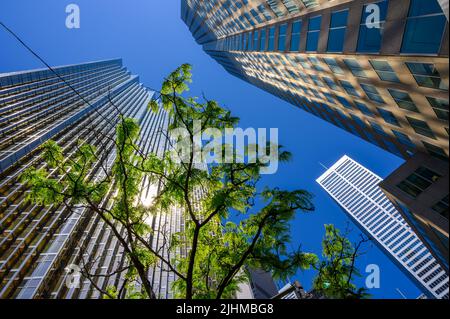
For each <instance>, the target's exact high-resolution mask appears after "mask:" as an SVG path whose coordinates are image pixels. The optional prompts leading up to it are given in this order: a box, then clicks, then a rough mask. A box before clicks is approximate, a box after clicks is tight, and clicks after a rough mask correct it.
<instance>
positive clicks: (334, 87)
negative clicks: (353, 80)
mask: <svg viewBox="0 0 450 319" xmlns="http://www.w3.org/2000/svg"><path fill="white" fill-rule="evenodd" d="M323 80H324V81H325V83H326V84H327V85H328V86H329V87H330V89H332V90H333V91H340V90H341V89H340V88H339V86H337V84H336V83H335V82H334V81H333V80H332V79H330V78H328V77H323Z"/></svg>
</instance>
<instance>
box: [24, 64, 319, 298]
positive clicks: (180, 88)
mask: <svg viewBox="0 0 450 319" xmlns="http://www.w3.org/2000/svg"><path fill="white" fill-rule="evenodd" d="M190 82H191V66H190V65H188V64H184V65H182V66H181V67H179V68H177V69H176V70H175V71H174V72H173V73H171V74H170V75H169V76H168V77H167V78H166V79H165V80H164V82H163V84H162V89H161V90H159V91H157V92H158V95H159V96H158V97H157V99H154V100H152V101H151V102H150V103H149V108H150V109H151V110H152V111H153V112H160V111H161V110H160V108H161V107H162V108H163V109H164V111H165V112H168V113H169V115H170V118H171V123H170V125H169V128H168V131H167V132H163V131H161V132H160V133H161V134H166V135H167V138H170V134H171V132H173V131H174V130H177V129H178V128H180V127H182V128H184V129H185V130H186V131H187V137H186V141H185V142H187V143H185V145H188V146H189V149H188V152H187V153H186V152H185V151H186V150H183V151H184V152H182V151H181V150H178V149H177V148H174V150H172V151H169V152H167V153H165V154H164V155H163V156H162V157H158V156H156V155H155V154H146V153H144V152H143V151H142V149H140V147H139V145H138V144H137V142H136V141H137V139H138V137H139V134H140V127H139V125H138V123H137V122H136V121H134V120H133V119H130V118H126V117H124V116H120V118H119V124H118V125H117V129H116V134H115V136H103V135H101V134H99V137H98V138H101V139H108V140H111V141H113V142H114V145H115V150H116V159H115V163H114V166H113V167H112V169H108V168H106V167H105V168H104V177H103V178H101V179H95V178H93V176H92V167H93V166H95V165H96V164H98V163H99V162H100V163H101V162H102V160H103V158H102V154H101V151H100V150H99V149H97V148H95V147H94V146H93V145H89V144H86V143H85V142H83V141H79V143H78V147H77V151H76V152H75V153H74V154H71V155H68V154H65V152H64V150H63V149H61V147H59V146H58V145H57V144H56V143H55V142H53V141H50V142H48V143H46V144H45V145H43V157H44V159H45V161H46V163H47V166H46V167H44V168H29V169H27V170H26V171H25V172H24V173H23V175H22V182H24V183H25V184H26V185H27V186H28V187H29V189H30V192H29V194H28V200H29V201H32V202H34V203H36V204H41V205H66V206H67V207H69V208H72V207H74V206H77V207H79V206H80V205H81V206H84V207H86V208H88V209H90V210H91V211H92V212H93V213H95V214H98V216H100V217H101V219H102V220H103V221H104V222H105V223H106V224H107V225H108V226H109V227H110V228H111V230H112V232H113V233H114V235H115V236H116V237H117V239H118V240H119V242H120V243H121V245H122V246H123V248H124V251H125V254H126V257H127V260H128V266H127V267H125V268H124V269H119V270H116V271H117V272H123V276H124V278H125V281H124V285H123V286H122V287H107V288H106V289H105V288H104V287H99V286H97V285H95V278H93V275H92V274H89V264H88V263H86V264H85V265H84V267H83V269H84V272H83V274H84V276H86V277H87V278H88V279H89V280H90V281H91V282H92V283H93V285H94V286H95V287H96V288H97V289H99V290H100V291H101V292H102V293H103V295H104V296H105V297H106V298H157V297H158V296H156V294H155V293H154V290H153V287H152V285H151V282H150V281H149V279H148V272H149V270H150V269H151V268H152V267H154V266H155V265H156V263H158V262H162V263H163V264H164V265H165V267H167V269H168V271H169V272H171V273H173V274H174V275H175V276H176V278H177V279H176V281H175V282H174V285H173V290H174V292H175V296H176V297H178V298H186V299H193V298H208V299H211V298H217V299H220V298H230V297H232V296H233V295H234V294H235V292H236V291H237V289H238V284H239V283H241V282H243V281H244V280H246V277H247V274H246V272H245V267H251V268H259V269H263V270H267V271H271V272H272V273H273V275H274V276H275V277H276V278H280V279H286V278H287V277H288V276H291V275H293V274H295V273H296V272H297V270H298V269H299V268H300V269H307V268H309V267H310V266H311V265H315V264H316V263H317V257H316V256H315V255H314V254H311V253H305V252H303V251H301V249H300V247H298V248H297V249H294V250H289V249H288V245H289V244H290V242H291V236H290V229H289V222H290V221H291V220H292V219H293V218H295V216H296V215H297V213H299V212H306V213H307V212H312V211H313V210H314V205H313V203H312V195H311V194H310V193H309V192H307V191H305V190H294V191H287V190H281V189H278V188H272V189H270V188H266V189H264V190H263V191H259V190H258V187H257V186H258V182H259V181H260V179H261V171H262V170H263V169H265V168H266V167H267V165H268V164H267V163H266V162H264V161H261V160H259V159H256V160H255V161H247V162H240V161H231V162H230V163H215V164H214V165H210V166H209V168H208V169H201V168H199V165H198V164H200V163H197V162H196V157H195V153H196V151H198V149H197V148H200V152H202V151H206V147H207V146H205V145H198V143H196V141H195V136H196V134H197V133H199V132H197V131H196V129H195V123H196V122H199V123H201V127H203V128H212V129H218V130H224V129H226V128H234V127H237V125H238V123H239V119H238V118H236V117H233V116H232V115H231V113H230V111H228V110H225V109H224V108H223V107H221V106H220V105H219V104H218V103H217V102H216V101H212V100H207V99H206V98H204V99H203V100H202V102H199V99H198V98H195V97H185V94H186V91H187V90H188V84H189V83H190ZM110 103H113V102H112V101H111V99H110ZM92 129H95V128H92ZM170 140H172V139H170ZM177 141H178V140H177ZM177 141H175V142H177ZM178 142H179V141H178ZM221 147H222V150H223V151H226V150H229V149H230V145H226V144H223V145H222V146H221ZM254 147H255V146H252V145H248V146H247V147H246V148H245V150H244V154H249V149H251V148H254ZM273 147H274V145H273V144H272V143H268V144H267V145H265V146H264V147H263V149H264V150H267V151H268V150H269V149H272V148H273ZM275 147H277V148H278V147H279V146H277V145H275ZM174 152H175V153H174ZM233 156H234V158H237V156H239V155H238V150H236V149H234V150H233ZM290 157H291V154H290V153H289V152H287V151H284V150H283V149H282V147H279V152H278V158H277V160H279V161H280V162H284V161H287V160H289V159H290ZM180 159H182V160H180ZM144 177H146V178H147V179H148V180H149V181H150V182H151V183H153V184H158V185H160V190H159V192H158V194H157V196H156V197H155V199H154V201H153V203H152V205H151V206H150V207H145V206H144V205H142V203H140V202H139V200H137V199H138V195H139V190H140V187H141V182H142V180H143V178H144ZM112 189H115V190H117V193H116V194H115V196H114V198H113V199H111V200H110V201H109V202H108V201H106V202H105V198H108V196H107V195H108V194H110V193H111V191H112ZM111 201H113V205H108V203H111ZM259 201H262V202H263V203H264V205H263V207H262V208H261V209H257V208H256V206H255V202H259ZM175 206H176V207H182V208H183V211H184V216H183V217H184V219H185V228H184V229H183V231H181V232H179V233H174V234H170V235H168V234H163V235H164V236H165V238H164V245H165V246H166V248H167V250H168V251H169V252H170V257H167V256H166V255H164V254H162V253H161V252H160V250H159V249H155V248H154V247H153V246H152V242H151V236H152V235H153V234H154V232H155V230H153V229H151V227H150V226H149V225H147V224H146V220H147V218H148V216H150V215H152V214H155V213H156V212H157V211H168V210H170V209H171V208H173V207H175ZM234 215H238V217H239V218H238V219H239V221H236V219H233V218H232V217H233V216H234ZM184 247H187V248H188V250H187V253H184V254H183V253H180V252H179V251H182V249H181V248H184Z"/></svg>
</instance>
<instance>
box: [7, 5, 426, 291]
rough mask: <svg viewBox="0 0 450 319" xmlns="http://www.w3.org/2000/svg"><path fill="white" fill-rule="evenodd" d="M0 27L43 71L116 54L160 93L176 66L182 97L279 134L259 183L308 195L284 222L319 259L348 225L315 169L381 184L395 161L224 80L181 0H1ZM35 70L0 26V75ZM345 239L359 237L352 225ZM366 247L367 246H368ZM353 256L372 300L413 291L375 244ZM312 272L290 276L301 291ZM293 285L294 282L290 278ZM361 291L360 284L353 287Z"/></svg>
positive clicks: (226, 76) (251, 89) (230, 79)
mask: <svg viewBox="0 0 450 319" xmlns="http://www.w3.org/2000/svg"><path fill="white" fill-rule="evenodd" d="M70 3H76V4H78V5H79V6H80V9H81V28H80V29H72V30H69V29H67V28H66V27H65V19H66V13H65V8H66V6H67V5H68V4H70ZM0 21H2V22H4V23H5V24H7V25H8V26H9V27H10V28H12V29H13V30H14V31H15V32H17V33H18V34H19V35H20V36H21V37H22V38H23V39H24V40H25V41H26V42H27V43H28V44H29V45H30V46H31V47H32V48H33V49H34V50H35V51H37V52H38V53H39V54H40V55H41V56H42V57H43V58H44V59H45V60H46V61H47V62H48V63H49V64H50V65H54V66H56V65H65V64H74V63H81V62H87V61H94V60H103V59H110V58H116V57H121V58H123V61H124V65H125V66H127V67H128V69H129V70H130V71H131V72H133V73H135V74H139V75H140V78H141V82H143V83H144V84H145V85H147V86H150V87H159V85H160V83H161V79H162V78H163V77H164V76H166V75H167V74H168V73H169V72H170V71H172V70H173V69H175V68H176V67H177V66H179V65H180V64H182V63H191V64H192V65H193V66H194V69H193V72H194V77H193V80H194V82H193V84H192V88H191V93H192V94H193V95H197V96H201V94H202V92H204V93H205V95H206V96H207V97H208V98H209V99H215V100H217V101H219V102H220V103H221V104H222V105H224V106H226V107H228V108H229V109H231V110H232V112H233V114H235V115H236V116H239V117H240V118H241V127H243V128H246V127H254V128H270V127H274V128H278V129H279V142H280V144H282V145H284V146H285V147H286V149H288V150H289V151H291V152H292V153H293V155H294V158H293V161H291V162H290V163H288V164H283V165H282V166H281V167H280V168H279V170H278V173H277V174H275V175H271V176H267V177H265V178H264V181H263V182H264V183H265V184H267V185H270V186H272V187H274V186H278V187H280V188H286V189H298V188H303V189H307V190H309V191H310V192H312V193H314V194H315V205H316V211H315V212H314V213H312V214H309V215H299V216H298V217H297V218H296V220H295V222H293V224H292V234H293V238H294V244H296V245H298V244H300V243H301V245H302V247H303V249H304V250H305V251H313V252H316V253H319V252H320V251H321V246H320V245H321V239H322V237H323V234H324V227H323V224H326V223H327V224H328V223H332V224H335V225H336V226H337V227H339V228H345V225H346V223H347V220H348V219H347V218H346V216H345V215H344V213H343V212H342V211H341V209H340V208H339V207H338V206H337V205H336V204H335V203H334V202H333V201H332V200H331V198H330V197H328V195H327V194H326V193H325V192H324V191H323V190H322V189H321V188H320V187H319V186H318V184H316V182H315V180H316V178H317V177H318V176H320V175H321V174H322V173H323V172H324V169H323V167H321V165H320V164H319V163H323V164H324V165H326V166H331V165H332V164H333V163H334V162H336V161H337V160H338V159H339V158H340V157H341V156H342V155H344V154H347V155H349V156H350V157H352V158H353V159H355V160H356V161H358V162H360V163H361V164H363V165H364V166H366V167H367V168H369V169H370V170H372V171H374V172H375V173H376V174H378V175H380V176H381V177H386V176H387V175H389V174H390V173H391V172H392V171H393V170H394V169H396V168H397V167H398V166H399V165H400V164H401V163H402V162H403V161H402V160H401V159H400V158H397V157H395V156H394V155H391V154H389V153H387V152H385V151H384V150H382V149H380V148H378V147H376V146H373V145H371V144H369V143H367V142H365V141H363V140H361V139H359V138H358V137H355V136H353V135H351V134H349V133H347V132H345V131H343V130H341V129H339V128H337V127H334V126H332V125H331V124H329V123H327V122H325V121H323V120H321V119H319V118H316V117H314V116H313V115H310V114H308V113H306V112H304V111H301V110H299V109H297V108H295V107H294V106H292V105H290V104H288V103H286V102H284V101H282V100H280V99H278V98H276V97H274V96H272V95H270V94H268V93H266V92H264V91H262V90H260V89H258V88H256V87H253V86H251V85H249V84H247V83H246V82H243V81H241V80H239V79H237V78H235V77H233V76H231V75H229V74H228V73H227V72H226V71H225V70H224V69H223V68H222V67H221V66H220V65H218V64H217V63H216V62H215V61H214V60H212V59H211V58H210V57H209V56H208V55H206V54H205V53H204V52H203V51H202V49H201V47H200V46H198V45H197V44H196V43H195V41H194V39H193V38H192V36H191V34H190V33H189V31H188V29H187V27H186V26H185V25H184V23H183V22H182V21H181V19H180V0H127V1H120V0H95V1H92V0H71V1H65V0H40V1H33V0H14V1H12V0H9V1H7V0H3V1H0ZM41 67H43V66H42V65H41V64H40V63H39V61H37V60H36V59H35V58H34V57H33V56H31V55H30V54H29V53H28V52H27V51H25V49H24V48H22V47H21V46H20V45H19V44H18V43H17V42H16V41H15V40H14V39H13V38H12V37H11V36H10V35H8V34H6V33H5V32H4V31H3V30H2V29H0V73H3V72H9V71H18V70H27V69H33V68H41ZM353 229H354V234H353V236H352V237H354V238H353V239H355V240H356V237H357V235H358V234H359V232H358V230H357V229H356V227H353ZM372 246H373V245H372ZM368 248H369V252H368V253H367V254H366V255H365V256H363V257H361V259H360V262H359V266H360V269H361V270H362V272H363V273H364V269H365V267H366V265H367V264H377V265H379V266H380V270H381V288H380V289H372V290H371V291H370V293H371V294H372V295H373V297H374V298H401V296H400V294H399V293H398V292H397V291H396V288H398V289H400V290H401V291H402V292H403V294H405V295H406V296H407V297H408V298H416V297H417V296H418V295H419V294H420V291H419V290H418V289H417V288H416V287H415V286H414V285H413V284H412V283H411V282H410V281H409V280H408V279H407V278H406V276H405V275H404V274H403V273H402V272H401V271H400V270H398V268H397V267H396V266H395V265H393V264H392V263H391V262H390V260H389V259H388V258H387V257H386V256H384V255H383V254H382V253H381V252H380V251H379V250H378V249H377V248H376V247H368ZM312 276H313V274H312V272H311V271H306V272H299V274H298V276H297V277H296V278H295V279H298V280H300V281H301V282H302V283H303V285H304V286H305V288H309V287H310V283H311V279H312ZM293 279H294V278H293ZM359 283H360V284H363V283H364V281H363V279H362V280H360V281H359Z"/></svg>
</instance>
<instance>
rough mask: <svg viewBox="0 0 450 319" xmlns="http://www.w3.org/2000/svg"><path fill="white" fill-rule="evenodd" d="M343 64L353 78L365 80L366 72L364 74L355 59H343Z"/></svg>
mask: <svg viewBox="0 0 450 319" xmlns="http://www.w3.org/2000/svg"><path fill="white" fill-rule="evenodd" d="M344 63H345V64H346V65H347V67H348V68H349V69H350V71H352V73H353V75H354V76H357V77H360V78H367V74H366V72H364V69H363V68H362V67H361V65H359V63H358V61H356V60H355V59H344Z"/></svg>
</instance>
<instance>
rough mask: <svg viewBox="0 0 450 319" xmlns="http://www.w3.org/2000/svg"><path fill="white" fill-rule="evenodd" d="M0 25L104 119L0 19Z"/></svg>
mask: <svg viewBox="0 0 450 319" xmlns="http://www.w3.org/2000/svg"><path fill="white" fill-rule="evenodd" d="M0 25H1V26H2V27H3V28H4V29H5V30H6V31H7V32H8V33H9V34H11V35H12V36H13V37H14V38H15V39H16V40H17V41H19V43H20V44H22V46H23V47H25V48H26V49H27V50H28V51H29V52H30V53H31V54H32V55H34V56H35V57H36V58H37V59H38V60H39V61H41V62H42V63H43V64H44V65H45V66H46V67H47V68H48V69H49V70H50V71H51V72H52V73H53V74H55V75H56V76H57V77H58V78H59V79H60V80H61V81H62V82H63V83H64V84H65V85H67V86H68V87H69V88H70V89H71V90H72V91H73V92H74V93H75V94H76V95H77V96H78V97H80V98H81V99H82V100H83V101H84V102H85V103H86V104H87V105H89V106H90V107H91V108H92V109H93V110H94V111H95V112H96V113H98V114H99V115H100V116H101V117H103V119H105V117H104V115H103V114H101V113H100V112H98V110H97V109H96V108H94V107H93V106H92V104H91V103H90V102H89V101H88V100H86V99H85V98H84V97H83V96H82V95H81V94H80V93H79V92H78V91H77V90H76V89H75V88H74V87H73V86H72V85H71V84H70V83H68V82H67V81H66V80H65V79H64V78H63V77H62V76H60V75H59V74H58V72H56V71H55V70H54V69H53V68H52V67H51V66H50V65H49V64H48V63H47V62H46V61H45V60H44V59H43V58H42V57H41V56H40V55H39V54H38V53H36V51H34V50H33V49H32V48H31V47H30V46H29V45H27V44H26V43H25V42H24V41H23V40H22V39H21V38H20V37H19V36H18V35H17V34H16V33H15V32H14V31H13V30H11V29H10V28H8V27H7V26H6V25H5V24H4V23H3V22H2V21H0Z"/></svg>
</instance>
